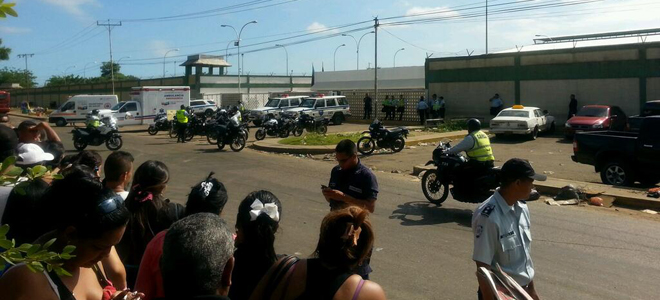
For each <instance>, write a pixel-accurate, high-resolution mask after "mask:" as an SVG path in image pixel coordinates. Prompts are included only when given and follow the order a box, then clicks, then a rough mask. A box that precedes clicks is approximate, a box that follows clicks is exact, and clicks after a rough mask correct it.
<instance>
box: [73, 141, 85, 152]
mask: <svg viewBox="0 0 660 300" xmlns="http://www.w3.org/2000/svg"><path fill="white" fill-rule="evenodd" d="M73 147H75V148H76V150H78V151H83V150H85V148H87V143H86V142H84V141H83V140H82V139H80V138H79V139H74V140H73Z"/></svg>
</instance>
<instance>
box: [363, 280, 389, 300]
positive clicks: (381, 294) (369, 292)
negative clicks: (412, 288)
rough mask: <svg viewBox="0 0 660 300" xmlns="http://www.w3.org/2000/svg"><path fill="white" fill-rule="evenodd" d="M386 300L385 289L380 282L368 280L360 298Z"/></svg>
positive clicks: (364, 299)
mask: <svg viewBox="0 0 660 300" xmlns="http://www.w3.org/2000/svg"><path fill="white" fill-rule="evenodd" d="M367 299H368V300H385V299H387V297H386V296H385V291H384V290H383V288H382V287H381V286H380V284H378V283H375V282H373V281H370V280H367V281H365V282H364V285H363V286H362V290H361V291H360V295H359V296H358V300H367Z"/></svg>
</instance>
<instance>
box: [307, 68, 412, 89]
mask: <svg viewBox="0 0 660 300" xmlns="http://www.w3.org/2000/svg"><path fill="white" fill-rule="evenodd" d="M424 76H425V74H424V67H399V68H382V69H378V89H382V90H412V89H423V88H424ZM314 77H315V78H314V86H313V87H312V89H313V90H314V91H332V90H337V91H352V90H373V89H374V70H373V69H371V70H352V71H336V72H316V73H315V74H314Z"/></svg>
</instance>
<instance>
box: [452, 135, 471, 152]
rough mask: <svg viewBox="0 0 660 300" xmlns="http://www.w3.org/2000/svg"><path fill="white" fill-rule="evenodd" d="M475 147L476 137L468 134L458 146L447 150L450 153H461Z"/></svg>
mask: <svg viewBox="0 0 660 300" xmlns="http://www.w3.org/2000/svg"><path fill="white" fill-rule="evenodd" d="M472 147H474V138H473V137H472V136H471V135H468V136H466V137H465V138H464V139H463V140H462V141H461V142H460V143H458V144H457V145H456V146H454V147H451V148H450V149H449V150H447V153H449V154H459V153H461V152H463V151H466V152H467V151H468V150H470V149H472Z"/></svg>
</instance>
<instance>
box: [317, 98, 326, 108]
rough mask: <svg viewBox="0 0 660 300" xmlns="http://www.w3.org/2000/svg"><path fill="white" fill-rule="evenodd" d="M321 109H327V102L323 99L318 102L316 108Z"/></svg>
mask: <svg viewBox="0 0 660 300" xmlns="http://www.w3.org/2000/svg"><path fill="white" fill-rule="evenodd" d="M319 107H325V100H323V99H318V100H316V108H319Z"/></svg>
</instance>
